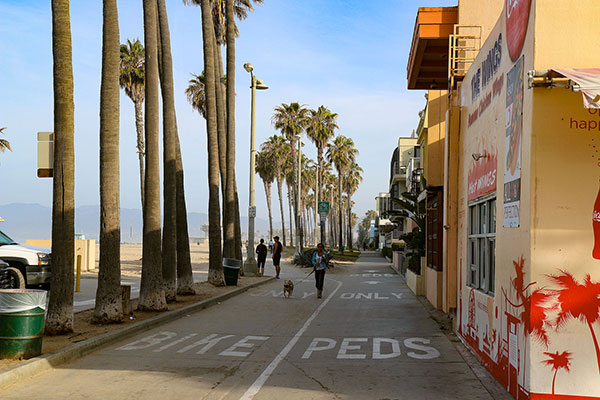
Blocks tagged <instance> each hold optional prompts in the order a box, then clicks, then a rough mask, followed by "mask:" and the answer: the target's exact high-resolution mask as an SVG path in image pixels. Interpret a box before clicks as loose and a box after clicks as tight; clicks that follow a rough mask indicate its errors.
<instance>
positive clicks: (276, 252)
mask: <svg viewBox="0 0 600 400" xmlns="http://www.w3.org/2000/svg"><path fill="white" fill-rule="evenodd" d="M273 239H275V243H273V266H274V267H275V273H276V275H275V278H277V279H279V272H280V271H281V267H280V266H279V263H280V262H281V252H282V251H283V246H282V245H281V242H280V241H279V236H275V237H274V238H273Z"/></svg>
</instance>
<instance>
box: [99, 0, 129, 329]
mask: <svg viewBox="0 0 600 400" xmlns="http://www.w3.org/2000/svg"><path fill="white" fill-rule="evenodd" d="M102 3H103V12H102V83H101V86H100V265H99V272H98V288H97V290H96V304H95V307H94V315H93V316H92V322H95V323H101V324H106V323H115V322H121V321H122V320H123V307H122V301H121V222H120V215H119V214H120V193H119V63H120V50H119V49H120V45H119V18H118V12H117V0H103V2H102Z"/></svg>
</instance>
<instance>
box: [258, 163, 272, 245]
mask: <svg viewBox="0 0 600 400" xmlns="http://www.w3.org/2000/svg"><path fill="white" fill-rule="evenodd" d="M256 173H258V175H259V176H260V178H261V179H262V181H263V185H264V186H265V196H266V197H267V210H268V211H269V237H270V238H272V237H273V213H272V211H271V185H272V184H273V181H274V180H275V168H273V160H272V159H271V157H269V154H268V153H266V152H258V153H256Z"/></svg>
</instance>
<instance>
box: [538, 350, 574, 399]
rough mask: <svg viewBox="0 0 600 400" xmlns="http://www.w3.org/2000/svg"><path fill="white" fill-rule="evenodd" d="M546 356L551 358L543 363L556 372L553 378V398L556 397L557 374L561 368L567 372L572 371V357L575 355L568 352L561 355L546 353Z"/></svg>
mask: <svg viewBox="0 0 600 400" xmlns="http://www.w3.org/2000/svg"><path fill="white" fill-rule="evenodd" d="M544 354H545V355H547V356H548V357H550V358H549V359H547V360H543V361H542V363H544V364H546V365H548V366H550V367H552V369H553V370H554V377H553V378H552V396H554V383H555V382H556V374H557V373H558V370H559V369H561V368H562V369H564V370H566V371H567V372H569V371H570V367H571V356H572V355H573V353H570V352H568V351H563V352H562V353H559V352H558V351H557V352H556V353H547V352H544Z"/></svg>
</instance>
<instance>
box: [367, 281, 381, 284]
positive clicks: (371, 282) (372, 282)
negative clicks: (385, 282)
mask: <svg viewBox="0 0 600 400" xmlns="http://www.w3.org/2000/svg"><path fill="white" fill-rule="evenodd" d="M363 283H366V284H367V285H377V284H378V283H381V282H379V281H366V282H363Z"/></svg>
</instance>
